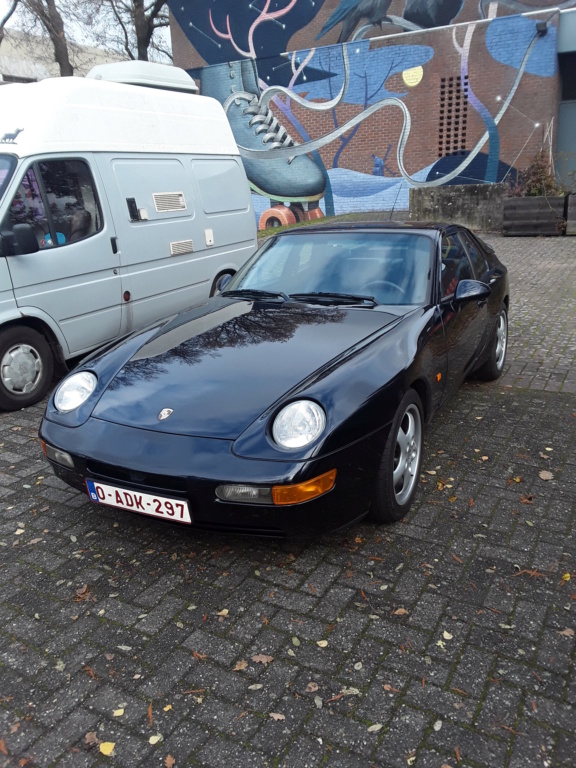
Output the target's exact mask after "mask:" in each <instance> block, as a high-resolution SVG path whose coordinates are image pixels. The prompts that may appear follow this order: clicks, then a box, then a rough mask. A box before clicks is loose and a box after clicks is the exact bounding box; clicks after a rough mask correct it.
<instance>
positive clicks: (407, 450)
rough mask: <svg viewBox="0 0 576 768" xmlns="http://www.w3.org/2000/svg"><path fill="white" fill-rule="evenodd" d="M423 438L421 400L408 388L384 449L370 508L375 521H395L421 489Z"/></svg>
mask: <svg viewBox="0 0 576 768" xmlns="http://www.w3.org/2000/svg"><path fill="white" fill-rule="evenodd" d="M423 441H424V422H423V417H422V403H421V401H420V398H419V397H418V395H417V394H416V392H415V391H414V390H413V389H409V390H408V391H407V392H406V394H405V395H404V397H403V398H402V402H401V403H400V405H399V406H398V410H397V411H396V414H395V416H394V419H393V421H392V426H391V428H390V434H389V435H388V439H387V441H386V446H385V448H384V451H383V453H382V459H381V461H380V467H379V469H378V474H377V477H376V488H375V491H374V498H373V500H372V506H371V510H370V511H371V517H372V519H373V520H374V521H375V522H377V523H395V522H397V521H398V520H402V518H403V517H404V516H405V515H406V514H407V513H408V510H409V509H410V506H411V504H412V501H413V499H414V496H415V494H416V491H417V490H418V480H419V478H420V466H421V464H422V450H423ZM395 474H396V481H395V480H394V475H395Z"/></svg>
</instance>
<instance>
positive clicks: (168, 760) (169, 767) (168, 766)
mask: <svg viewBox="0 0 576 768" xmlns="http://www.w3.org/2000/svg"><path fill="white" fill-rule="evenodd" d="M175 765H176V760H174V758H173V757H172V755H166V757H165V758H164V766H165V768H174V766H175Z"/></svg>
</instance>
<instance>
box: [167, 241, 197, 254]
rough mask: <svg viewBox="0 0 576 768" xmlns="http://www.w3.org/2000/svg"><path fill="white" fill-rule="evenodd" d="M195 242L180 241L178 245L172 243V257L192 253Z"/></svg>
mask: <svg viewBox="0 0 576 768" xmlns="http://www.w3.org/2000/svg"><path fill="white" fill-rule="evenodd" d="M193 250H194V242H193V241H192V240H179V241H178V242H177V243H170V255H171V256H180V254H182V253H192V251H193Z"/></svg>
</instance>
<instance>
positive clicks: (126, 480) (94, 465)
mask: <svg viewBox="0 0 576 768" xmlns="http://www.w3.org/2000/svg"><path fill="white" fill-rule="evenodd" d="M86 469H87V471H88V474H89V475H90V476H91V477H92V478H94V479H95V480H100V481H101V482H103V483H105V482H108V483H111V484H112V485H114V484H116V483H120V484H121V485H127V486H136V487H137V488H142V489H143V490H145V491H146V492H147V493H150V492H151V491H154V490H161V491H172V492H177V493H185V492H186V489H187V483H186V479H185V478H183V477H170V476H169V475H156V474H152V473H150V472H135V471H134V470H130V469H128V468H125V467H119V466H117V465H115V464H105V463H104V462H102V461H94V460H93V459H90V460H89V461H87V462H86Z"/></svg>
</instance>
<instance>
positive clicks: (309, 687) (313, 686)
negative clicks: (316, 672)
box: [304, 683, 319, 693]
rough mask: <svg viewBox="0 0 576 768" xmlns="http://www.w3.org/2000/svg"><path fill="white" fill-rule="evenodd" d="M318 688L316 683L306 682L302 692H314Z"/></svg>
mask: <svg viewBox="0 0 576 768" xmlns="http://www.w3.org/2000/svg"><path fill="white" fill-rule="evenodd" d="M318 688H319V686H318V683H308V685H307V686H306V688H305V689H304V692H305V693H316V691H317V690H318Z"/></svg>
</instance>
